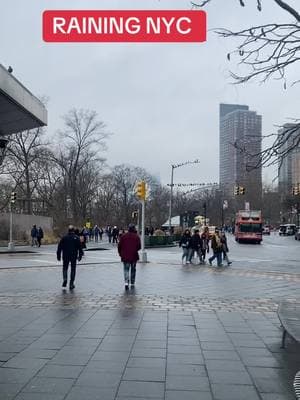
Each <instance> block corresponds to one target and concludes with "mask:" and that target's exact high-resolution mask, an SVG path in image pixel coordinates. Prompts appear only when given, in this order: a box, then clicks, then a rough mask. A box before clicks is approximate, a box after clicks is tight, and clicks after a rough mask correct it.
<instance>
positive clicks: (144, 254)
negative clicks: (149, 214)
mask: <svg viewBox="0 0 300 400" xmlns="http://www.w3.org/2000/svg"><path fill="white" fill-rule="evenodd" d="M141 241H142V243H141V244H142V249H141V250H142V262H143V263H146V262H147V253H146V251H145V200H142V239H141Z"/></svg>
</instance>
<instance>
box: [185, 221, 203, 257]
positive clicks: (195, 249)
mask: <svg viewBox="0 0 300 400" xmlns="http://www.w3.org/2000/svg"><path fill="white" fill-rule="evenodd" d="M202 243H203V242H202V239H201V237H200V235H199V229H196V230H195V232H194V234H193V235H192V237H191V239H190V241H189V244H188V259H189V260H188V261H189V263H191V262H192V258H193V256H194V254H195V253H196V254H197V255H198V257H199V261H200V264H203V260H202V247H203V244H202Z"/></svg>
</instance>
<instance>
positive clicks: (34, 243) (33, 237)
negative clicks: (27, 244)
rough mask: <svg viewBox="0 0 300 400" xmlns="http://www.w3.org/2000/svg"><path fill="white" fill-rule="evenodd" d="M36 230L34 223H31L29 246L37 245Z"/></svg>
mask: <svg viewBox="0 0 300 400" xmlns="http://www.w3.org/2000/svg"><path fill="white" fill-rule="evenodd" d="M37 236H38V230H37V227H36V225H33V227H32V229H31V246H37V245H38V239H37Z"/></svg>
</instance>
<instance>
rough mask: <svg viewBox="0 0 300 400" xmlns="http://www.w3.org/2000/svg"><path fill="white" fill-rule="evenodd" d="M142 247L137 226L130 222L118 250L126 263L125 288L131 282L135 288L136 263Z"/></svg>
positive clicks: (126, 288)
mask: <svg viewBox="0 0 300 400" xmlns="http://www.w3.org/2000/svg"><path fill="white" fill-rule="evenodd" d="M140 249H141V241H140V238H139V236H138V234H137V232H136V229H135V226H134V225H133V224H130V225H129V227H128V232H127V233H124V235H122V236H121V238H120V241H119V244H118V252H119V256H120V257H121V261H122V262H123V265H124V281H125V290H128V288H129V275H130V283H131V287H132V288H133V287H134V285H135V275H136V263H137V261H138V259H139V253H138V251H139V250H140Z"/></svg>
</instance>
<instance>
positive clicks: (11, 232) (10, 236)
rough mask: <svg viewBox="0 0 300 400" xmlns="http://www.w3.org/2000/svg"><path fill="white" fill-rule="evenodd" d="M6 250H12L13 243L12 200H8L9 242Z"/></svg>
mask: <svg viewBox="0 0 300 400" xmlns="http://www.w3.org/2000/svg"><path fill="white" fill-rule="evenodd" d="M8 250H9V251H14V250H15V245H14V242H13V212H12V202H10V217H9V243H8Z"/></svg>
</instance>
